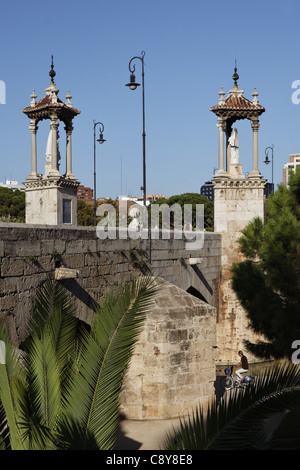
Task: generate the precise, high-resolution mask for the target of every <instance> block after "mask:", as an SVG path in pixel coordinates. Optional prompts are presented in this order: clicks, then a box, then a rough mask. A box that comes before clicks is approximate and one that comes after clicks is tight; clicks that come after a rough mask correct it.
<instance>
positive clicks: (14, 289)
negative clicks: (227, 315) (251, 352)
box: [0, 224, 221, 419]
mask: <svg viewBox="0 0 300 470" xmlns="http://www.w3.org/2000/svg"><path fill="white" fill-rule="evenodd" d="M220 260H221V247H220V236H218V235H217V234H213V233H207V234H206V235H205V240H204V245H203V247H201V248H200V249H199V250H197V251H196V250H189V249H188V245H187V244H186V242H185V241H184V240H174V239H170V240H162V239H158V240H152V241H151V244H150V241H149V240H141V239H137V240H132V239H129V238H128V239H125V240H120V239H116V240H109V239H106V240H100V239H98V238H97V236H96V233H95V229H93V228H76V229H75V228H67V227H58V226H37V225H26V224H0V262H1V263H0V315H1V316H5V318H6V322H7V325H8V327H9V332H10V336H11V338H12V340H13V342H14V344H15V345H16V346H17V345H18V344H19V343H20V341H21V340H22V339H23V338H24V337H25V334H26V324H27V320H28V315H29V312H30V308H31V305H32V301H33V299H34V295H35V292H36V290H37V289H38V288H39V286H40V285H41V284H42V283H43V281H45V280H46V279H47V278H54V277H56V278H57V277H58V276H57V275H58V274H59V275H60V276H62V278H64V275H65V272H67V277H68V279H63V280H62V282H63V283H64V285H65V286H66V287H67V289H68V290H69V292H70V295H71V296H72V298H73V300H74V302H75V305H76V308H77V312H78V313H77V314H78V316H79V318H81V319H82V320H84V321H86V322H87V323H90V321H91V319H92V316H93V312H94V308H95V303H97V302H100V301H101V298H102V297H103V296H104V295H105V294H106V293H107V291H108V290H109V289H111V288H113V287H114V286H117V285H120V284H122V283H124V282H126V281H127V280H129V279H130V278H131V277H136V276H139V275H141V273H146V272H148V270H149V269H151V272H152V273H153V275H154V276H155V277H157V276H161V277H163V278H165V279H167V281H164V282H165V284H164V286H163V288H162V290H161V291H160V293H159V295H158V297H157V299H156V304H155V307H154V308H153V310H152V311H151V312H150V313H149V314H148V316H147V319H146V322H145V326H144V328H143V331H142V333H141V337H140V340H139V342H138V345H137V347H136V349H135V353H134V356H133V359H132V363H131V366H130V369H129V371H128V376H127V382H126V387H125V393H124V397H123V401H122V407H121V409H122V411H123V413H124V414H125V415H126V416H127V417H129V418H132V419H156V418H159V419H162V418H169V417H178V416H183V415H186V414H187V413H188V412H189V411H190V410H191V408H192V407H193V406H194V405H195V404H197V403H198V402H199V400H202V401H203V400H207V399H208V398H209V397H211V396H212V395H213V394H214V388H213V384H214V380H215V351H216V349H215V346H216V309H215V308H214V307H212V306H210V305H208V304H207V303H206V302H204V301H203V300H200V299H199V298H203V299H204V298H205V300H206V301H209V302H211V303H212V304H217V298H218V282H219V278H220V268H221V265H220ZM70 270H71V271H70ZM68 273H69V274H68ZM160 282H162V281H160ZM191 288H192V293H193V294H194V295H191V294H189V293H187V292H186V290H188V289H189V290H191ZM195 295H196V296H198V297H199V298H197V297H195Z"/></svg>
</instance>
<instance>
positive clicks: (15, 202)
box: [0, 187, 25, 222]
mask: <svg viewBox="0 0 300 470" xmlns="http://www.w3.org/2000/svg"><path fill="white" fill-rule="evenodd" d="M0 220H2V221H10V222H25V193H24V192H23V191H20V190H19V189H16V190H13V189H10V188H5V187H0Z"/></svg>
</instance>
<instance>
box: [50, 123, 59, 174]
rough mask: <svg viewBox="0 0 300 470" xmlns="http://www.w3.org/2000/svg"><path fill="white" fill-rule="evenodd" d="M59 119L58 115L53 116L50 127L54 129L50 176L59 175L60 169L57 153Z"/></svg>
mask: <svg viewBox="0 0 300 470" xmlns="http://www.w3.org/2000/svg"><path fill="white" fill-rule="evenodd" d="M58 126H59V124H58V120H57V117H56V116H51V124H50V128H51V130H52V155H51V170H50V172H49V175H50V176H59V171H58V155H57V131H58Z"/></svg>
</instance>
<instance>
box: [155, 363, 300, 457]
mask: <svg viewBox="0 0 300 470" xmlns="http://www.w3.org/2000/svg"><path fill="white" fill-rule="evenodd" d="M228 393H230V395H229V396H228V395H225V396H223V397H222V398H221V402H220V403H219V404H217V402H216V400H214V401H212V402H211V403H210V404H209V406H208V410H204V408H202V407H199V408H197V409H196V410H194V412H193V414H192V415H191V416H190V417H189V418H186V419H184V420H182V421H181V425H180V428H179V430H174V431H173V432H172V433H168V435H167V437H166V441H165V443H164V449H165V450H267V449H268V446H269V444H268V436H267V428H266V422H267V420H268V419H271V418H272V417H274V416H276V415H277V414H278V413H285V412H287V411H290V412H293V411H294V410H295V409H297V408H298V406H299V399H300V385H299V366H296V365H294V364H291V363H283V364H281V365H280V366H279V367H278V366H277V365H275V366H273V367H272V368H270V369H269V370H268V371H265V372H264V373H263V374H262V375H260V376H258V377H256V378H255V381H254V385H252V386H251V387H248V388H246V389H238V388H236V389H234V390H232V391H231V392H227V394H228Z"/></svg>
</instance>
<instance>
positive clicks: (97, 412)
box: [0, 277, 156, 450]
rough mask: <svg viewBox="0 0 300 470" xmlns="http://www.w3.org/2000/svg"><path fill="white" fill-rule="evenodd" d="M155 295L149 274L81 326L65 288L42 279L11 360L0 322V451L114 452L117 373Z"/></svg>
mask: <svg viewBox="0 0 300 470" xmlns="http://www.w3.org/2000/svg"><path fill="white" fill-rule="evenodd" d="M155 292H156V286H155V285H154V284H153V283H152V279H151V278H150V277H141V278H140V279H139V280H137V281H132V282H130V283H128V284H126V285H125V286H124V287H122V288H120V289H118V291H116V292H111V293H110V294H109V295H108V296H107V297H106V298H105V300H104V301H103V303H102V304H101V305H100V307H99V309H98V310H97V312H96V314H95V317H94V321H93V323H92V325H91V326H90V327H88V326H87V325H86V324H84V323H82V322H81V321H80V320H78V318H77V317H76V315H75V313H76V312H75V311H74V308H73V305H72V304H71V303H70V298H69V296H68V294H67V291H66V290H65V289H64V287H63V286H62V285H61V284H59V283H57V282H55V281H49V282H47V283H46V284H45V285H44V286H43V289H42V290H41V291H40V292H39V293H38V295H37V299H36V303H35V307H34V310H33V315H32V320H31V321H30V324H29V332H30V334H29V336H28V337H27V338H26V340H25V341H24V343H23V344H22V345H21V346H20V351H19V353H18V355H16V354H15V352H14V348H13V347H12V345H11V343H10V340H9V338H8V335H7V333H6V328H5V323H4V321H3V319H2V320H1V323H0V326H1V328H0V340H2V341H4V342H5V344H6V350H7V351H6V352H7V353H6V363H5V364H0V435H1V442H0V447H1V448H5V449H12V450H43V449H58V450H60V449H68V450H71V449H73V450H78V449H86V450H88V449H90V450H95V449H97V450H104V449H105V450H108V449H112V448H113V447H114V445H115V439H116V432H117V427H118V420H119V414H118V411H119V396H120V392H121V390H122V384H123V378H124V374H125V373H126V370H127V367H128V364H129V361H130V357H131V354H132V350H133V347H134V344H135V342H136V339H137V336H138V334H139V332H140V328H141V326H142V323H143V320H144V318H145V315H146V312H147V311H148V309H149V308H150V305H151V302H152V299H153V295H154V294H155Z"/></svg>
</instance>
